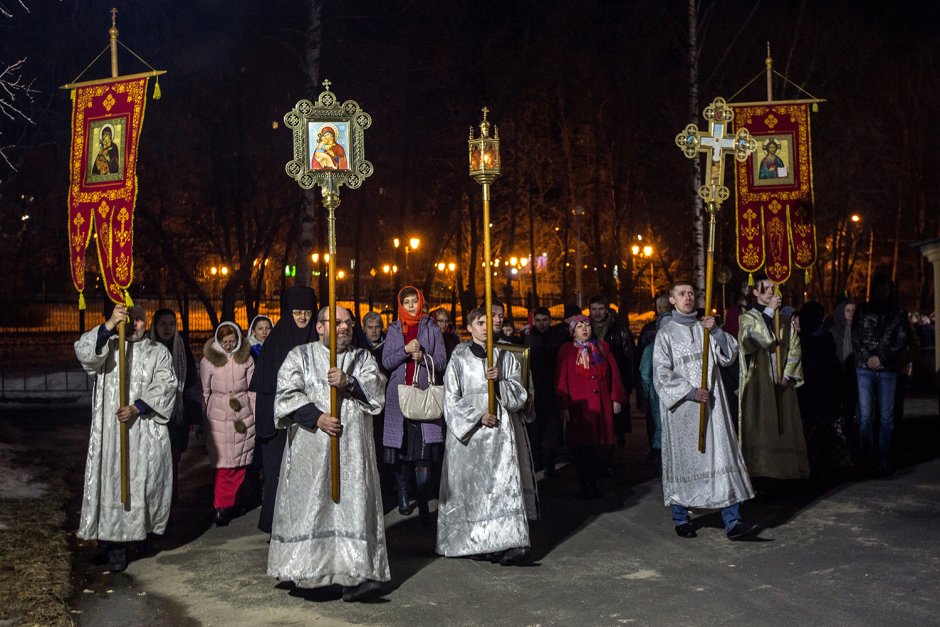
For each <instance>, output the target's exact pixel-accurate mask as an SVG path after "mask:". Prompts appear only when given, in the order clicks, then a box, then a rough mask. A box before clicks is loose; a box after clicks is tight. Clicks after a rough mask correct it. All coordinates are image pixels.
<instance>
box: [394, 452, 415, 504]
mask: <svg viewBox="0 0 940 627" xmlns="http://www.w3.org/2000/svg"><path fill="white" fill-rule="evenodd" d="M406 468H407V465H406V464H400V465H399V466H398V468H396V469H395V480H396V481H397V482H398V513H399V514H401V515H402V516H411V513H412V512H413V511H415V506H414V503H412V502H411V497H410V496H409V494H408V475H407V473H405V469H406Z"/></svg>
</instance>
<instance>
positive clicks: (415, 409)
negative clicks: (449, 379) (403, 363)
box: [398, 355, 444, 422]
mask: <svg viewBox="0 0 940 627" xmlns="http://www.w3.org/2000/svg"><path fill="white" fill-rule="evenodd" d="M429 363H430V367H428V364H429ZM424 367H425V368H427V370H428V387H427V389H426V390H422V389H421V388H419V387H418V372H419V370H420V368H421V364H420V363H419V364H417V365H416V366H415V374H414V378H413V379H412V382H411V385H405V384H399V386H398V405H399V406H400V407H401V413H402V415H404V417H405V418H407V419H408V420H416V421H418V422H425V421H428V420H438V419H439V418H441V417H442V416H443V415H444V386H443V385H434V381H435V380H436V376H435V372H434V361H433V360H432V359H430V358H429V357H428V356H427V355H425V356H424Z"/></svg>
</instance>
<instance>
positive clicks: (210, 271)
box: [209, 266, 219, 276]
mask: <svg viewBox="0 0 940 627" xmlns="http://www.w3.org/2000/svg"><path fill="white" fill-rule="evenodd" d="M218 273H219V269H218V268H216V267H215V266H212V267H211V268H209V274H211V275H212V276H215V275H217V274H218Z"/></svg>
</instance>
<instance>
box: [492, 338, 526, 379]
mask: <svg viewBox="0 0 940 627" xmlns="http://www.w3.org/2000/svg"><path fill="white" fill-rule="evenodd" d="M496 348H498V349H499V350H501V351H507V352H510V353H512V354H513V355H515V357H516V361H518V362H519V366H520V367H521V368H522V386H523V387H524V388H525V389H527V390H528V389H529V347H528V346H520V345H518V344H501V343H500V344H496Z"/></svg>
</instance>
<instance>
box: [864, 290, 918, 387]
mask: <svg viewBox="0 0 940 627" xmlns="http://www.w3.org/2000/svg"><path fill="white" fill-rule="evenodd" d="M909 343H910V324H909V321H908V319H907V314H906V313H905V312H904V310H903V309H901V307H899V306H898V305H896V304H892V303H885V304H884V305H882V306H880V307H879V306H877V305H876V304H875V303H865V304H864V305H860V306H859V307H858V311H856V312H855V317H854V318H853V319H852V348H853V349H854V350H855V364H856V366H857V367H858V368H866V369H867V368H868V360H869V359H870V358H871V357H878V358H879V359H880V360H881V365H882V366H883V367H884V369H885V370H891V371H897V370H898V369H899V368H900V367H902V366H904V365H905V364H903V363H900V362H901V356H902V355H904V354H906V353H907V351H908V344H909Z"/></svg>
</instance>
